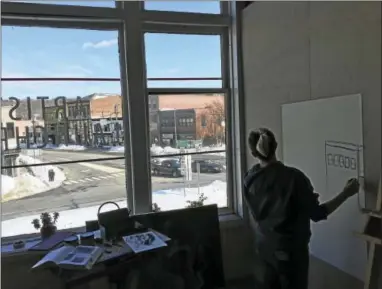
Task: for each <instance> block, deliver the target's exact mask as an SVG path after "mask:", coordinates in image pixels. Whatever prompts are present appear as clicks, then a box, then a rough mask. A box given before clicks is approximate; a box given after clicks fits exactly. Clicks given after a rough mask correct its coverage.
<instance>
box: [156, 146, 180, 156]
mask: <svg viewBox="0 0 382 289" xmlns="http://www.w3.org/2000/svg"><path fill="white" fill-rule="evenodd" d="M150 152H151V154H152V155H155V156H157V155H168V154H179V153H180V150H179V149H176V148H173V147H169V146H167V147H164V148H162V147H160V146H152V147H151V148H150Z"/></svg>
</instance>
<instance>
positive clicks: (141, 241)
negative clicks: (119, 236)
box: [123, 232, 167, 253]
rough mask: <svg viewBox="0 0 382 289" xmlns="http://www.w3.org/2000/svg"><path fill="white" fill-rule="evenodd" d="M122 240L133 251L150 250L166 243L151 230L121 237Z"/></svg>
mask: <svg viewBox="0 0 382 289" xmlns="http://www.w3.org/2000/svg"><path fill="white" fill-rule="evenodd" d="M123 240H124V241H125V243H126V244H127V245H129V247H130V248H131V249H132V250H133V251H134V253H140V252H145V251H150V250H153V249H156V248H160V247H165V246H167V244H166V243H165V242H164V241H163V240H162V239H161V238H159V236H157V235H156V234H155V233H153V232H145V233H139V234H134V235H129V236H125V237H123Z"/></svg>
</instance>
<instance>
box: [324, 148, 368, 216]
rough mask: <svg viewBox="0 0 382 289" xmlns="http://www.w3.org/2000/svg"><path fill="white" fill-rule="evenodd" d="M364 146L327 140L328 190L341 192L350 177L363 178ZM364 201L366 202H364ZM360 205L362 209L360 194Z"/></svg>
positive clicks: (326, 170) (326, 168)
mask: <svg viewBox="0 0 382 289" xmlns="http://www.w3.org/2000/svg"><path fill="white" fill-rule="evenodd" d="M362 156H363V146H361V145H357V144H352V143H345V142H339V141H325V158H326V166H325V173H326V190H327V192H331V193H333V194H334V193H336V192H339V191H340V190H341V189H342V188H343V186H344V184H345V182H346V181H347V180H348V179H350V178H357V179H359V180H360V179H362V178H363V177H364V172H363V165H362V164H363V159H362ZM362 203H364V202H362ZM358 206H359V208H360V209H362V207H363V204H361V200H360V195H358Z"/></svg>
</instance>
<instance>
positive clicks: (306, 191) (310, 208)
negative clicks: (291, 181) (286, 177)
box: [295, 172, 359, 222]
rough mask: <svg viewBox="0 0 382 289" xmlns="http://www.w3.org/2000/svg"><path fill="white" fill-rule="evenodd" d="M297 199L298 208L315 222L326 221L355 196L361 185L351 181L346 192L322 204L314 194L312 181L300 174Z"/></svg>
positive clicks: (345, 189) (354, 180) (353, 180)
mask: <svg viewBox="0 0 382 289" xmlns="http://www.w3.org/2000/svg"><path fill="white" fill-rule="evenodd" d="M296 181H297V184H296V187H295V189H296V199H297V203H298V208H299V209H300V210H302V211H304V212H305V213H306V214H307V215H309V217H310V219H311V220H312V221H313V222H319V221H322V220H326V219H327V217H328V216H329V215H330V214H332V213H333V212H334V211H335V210H337V209H338V208H339V207H340V206H341V205H342V204H343V203H344V202H345V201H346V200H347V199H348V198H349V197H351V196H353V195H355V194H356V193H357V192H358V190H359V183H358V181H357V180H356V179H350V180H349V181H348V182H347V184H346V186H345V188H344V190H343V191H342V192H341V193H339V194H338V195H337V196H336V197H334V198H333V199H331V200H330V201H328V202H326V203H323V204H320V202H319V201H318V197H319V195H318V194H317V193H315V192H314V189H313V186H312V184H311V182H310V180H309V179H308V178H307V177H306V176H305V175H304V174H303V173H301V172H300V173H299V174H298V175H297V178H296Z"/></svg>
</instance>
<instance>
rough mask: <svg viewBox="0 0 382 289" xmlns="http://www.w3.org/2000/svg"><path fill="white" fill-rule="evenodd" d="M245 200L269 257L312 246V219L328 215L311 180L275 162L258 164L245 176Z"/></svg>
mask: <svg viewBox="0 0 382 289" xmlns="http://www.w3.org/2000/svg"><path fill="white" fill-rule="evenodd" d="M244 186H245V190H244V191H245V192H244V195H245V199H246V201H247V204H248V207H249V210H250V212H251V214H252V216H253V218H254V220H255V223H256V229H255V234H256V238H255V239H256V245H257V249H258V251H259V252H261V253H262V254H263V255H265V256H267V255H268V256H274V254H275V252H280V251H281V252H296V250H297V251H299V250H303V249H305V248H307V247H308V243H309V241H310V237H311V231H310V220H312V221H315V222H317V221H320V220H324V219H326V218H327V215H328V213H327V210H326V208H325V206H322V205H320V204H319V202H318V194H316V193H314V191H313V187H312V185H311V183H310V181H309V179H308V178H307V177H306V176H305V175H304V173H302V172H301V171H299V170H298V169H295V168H291V167H287V166H285V165H284V164H282V163H281V162H275V163H272V164H269V165H268V166H266V167H264V168H261V167H260V166H259V165H255V166H254V167H253V168H252V169H250V170H249V171H248V172H247V174H246V176H245V179H244Z"/></svg>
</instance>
